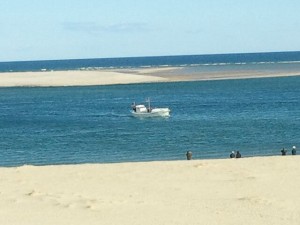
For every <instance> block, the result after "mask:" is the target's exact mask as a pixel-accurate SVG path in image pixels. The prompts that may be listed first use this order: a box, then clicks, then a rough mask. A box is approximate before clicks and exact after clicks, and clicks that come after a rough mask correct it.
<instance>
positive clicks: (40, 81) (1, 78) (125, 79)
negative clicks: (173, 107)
mask: <svg viewBox="0 0 300 225" xmlns="http://www.w3.org/2000/svg"><path fill="white" fill-rule="evenodd" d="M180 69H181V68H178V67H168V68H143V69H117V70H97V71H77V70H76V71H46V72H12V73H0V87H18V86H25V87H26V86H29V87H30V86H33V87H34V86H41V87H45V86H88V85H109V84H131V83H150V82H151V83H153V82H178V81H199V80H221V79H244V78H260V77H283V76H299V75H300V71H298V72H297V71H295V72H290V71H286V72H282V71H281V72H277V71H265V72H257V71H231V72H201V73H200V72H199V74H187V75H181V74H180V72H179V73H178V74H176V71H179V70H180ZM170 71H171V72H170Z"/></svg>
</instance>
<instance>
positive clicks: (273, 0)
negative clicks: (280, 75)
mask: <svg viewBox="0 0 300 225" xmlns="http://www.w3.org/2000/svg"><path fill="white" fill-rule="evenodd" d="M0 10H1V13H0V29H1V30H0V31H1V33H0V61H1V62H4V61H28V60H52V59H83V58H112V57H136V56H164V55H202V54H222V53H248V52H278V51H299V50H300V13H299V12H300V1H299V0H251V1H250V0H249V1H246V0H185V1H184V0H151V1H150V0H27V1H26V0H0Z"/></svg>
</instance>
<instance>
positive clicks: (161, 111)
mask: <svg viewBox="0 0 300 225" xmlns="http://www.w3.org/2000/svg"><path fill="white" fill-rule="evenodd" d="M131 113H132V115H133V116H135V117H169V116H170V109H168V108H156V109H152V110H151V112H134V111H131Z"/></svg>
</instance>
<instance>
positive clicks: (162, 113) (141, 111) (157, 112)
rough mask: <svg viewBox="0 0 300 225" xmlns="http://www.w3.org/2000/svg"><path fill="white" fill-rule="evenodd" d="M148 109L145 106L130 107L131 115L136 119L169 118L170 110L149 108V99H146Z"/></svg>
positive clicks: (134, 105)
mask: <svg viewBox="0 0 300 225" xmlns="http://www.w3.org/2000/svg"><path fill="white" fill-rule="evenodd" d="M147 102H148V107H146V106H145V105H136V104H135V103H133V104H132V105H131V108H132V110H131V113H132V115H133V116H136V117H169V116H170V112H171V110H170V109H169V108H151V106H150V99H147Z"/></svg>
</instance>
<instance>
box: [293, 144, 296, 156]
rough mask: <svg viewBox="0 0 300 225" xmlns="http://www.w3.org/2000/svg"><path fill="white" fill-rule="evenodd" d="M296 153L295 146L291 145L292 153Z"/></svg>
mask: <svg viewBox="0 0 300 225" xmlns="http://www.w3.org/2000/svg"><path fill="white" fill-rule="evenodd" d="M296 154H297V153H296V146H293V148H292V155H296Z"/></svg>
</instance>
